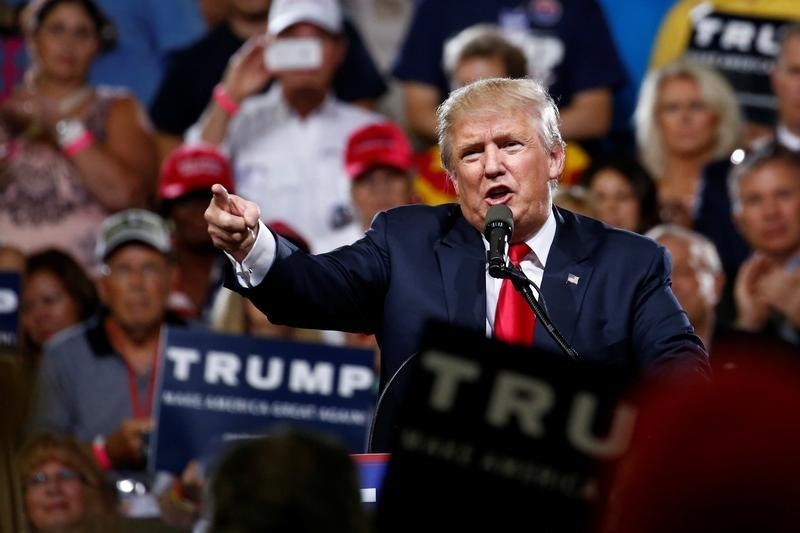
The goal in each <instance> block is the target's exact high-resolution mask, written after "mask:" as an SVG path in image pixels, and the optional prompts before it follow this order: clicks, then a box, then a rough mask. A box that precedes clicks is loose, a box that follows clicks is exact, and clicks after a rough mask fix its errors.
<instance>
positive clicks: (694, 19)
mask: <svg viewBox="0 0 800 533" xmlns="http://www.w3.org/2000/svg"><path fill="white" fill-rule="evenodd" d="M798 19H800V2H795V1H794V0H748V1H746V2H742V1H740V0H713V1H712V2H709V1H708V0H678V1H676V2H675V4H674V6H673V7H672V9H671V10H670V11H669V13H668V14H667V16H666V17H665V18H664V21H663V22H662V24H661V28H660V29H659V32H658V37H657V39H656V42H655V45H654V47H653V52H652V63H651V67H652V68H661V67H663V66H665V65H667V64H669V63H672V62H673V61H675V60H677V59H679V58H681V57H688V58H692V59H693V60H695V61H698V62H700V63H703V64H704V65H707V66H708V67H710V68H715V69H719V71H720V73H721V74H722V75H723V76H724V77H725V78H726V79H727V80H728V82H729V83H730V84H731V85H732V86H733V88H734V90H735V92H736V100H737V105H738V107H739V108H740V109H741V110H742V111H743V115H744V116H745V119H746V121H747V125H746V127H745V128H744V139H745V140H746V141H747V142H749V141H751V140H753V139H755V138H758V137H760V136H762V135H765V134H767V135H769V134H771V132H772V131H773V130H774V127H775V122H776V112H777V105H776V101H775V95H774V94H773V93H772V90H771V89H770V83H769V82H770V80H769V75H770V65H771V64H772V63H773V61H774V60H775V56H776V55H777V53H778V49H779V46H778V42H777V41H778V38H779V36H780V33H781V31H782V28H783V27H784V26H786V25H787V24H791V23H792V22H796V21H797V20H798Z"/></svg>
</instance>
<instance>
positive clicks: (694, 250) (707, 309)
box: [646, 224, 725, 349]
mask: <svg viewBox="0 0 800 533" xmlns="http://www.w3.org/2000/svg"><path fill="white" fill-rule="evenodd" d="M646 236H647V237H650V238H651V239H653V240H655V241H656V242H659V243H661V244H662V245H663V246H665V247H666V248H667V250H669V253H670V255H671V256H672V291H673V292H674V293H675V297H676V298H678V302H679V303H680V304H681V307H683V309H684V310H685V311H686V315H687V316H688V317H689V322H691V324H692V326H694V330H695V332H696V333H697V336H698V337H700V340H702V341H703V344H704V345H705V346H706V349H709V348H710V346H711V340H712V337H713V334H714V322H715V312H714V308H715V307H716V305H717V303H718V302H719V299H720V297H721V295H722V286H723V285H724V283H725V274H723V272H722V263H721V262H720V259H719V254H717V249H716V248H715V247H714V245H713V244H712V243H711V241H709V240H708V239H706V238H705V237H703V236H702V235H700V234H699V233H695V232H694V231H691V230H688V229H686V228H683V227H680V226H676V225H672V224H663V225H660V226H656V227H655V228H653V229H651V230H650V231H649V232H647V234H646Z"/></svg>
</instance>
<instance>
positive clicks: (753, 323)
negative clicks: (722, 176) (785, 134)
mask: <svg viewBox="0 0 800 533" xmlns="http://www.w3.org/2000/svg"><path fill="white" fill-rule="evenodd" d="M730 186H731V197H732V199H733V202H734V204H733V212H734V217H735V220H736V224H737V226H738V227H739V229H740V230H741V232H742V235H744V238H745V240H746V241H747V243H748V244H749V245H750V246H751V247H752V248H753V254H752V255H751V256H750V257H749V258H748V259H747V260H746V261H745V262H744V263H743V264H742V268H741V269H740V270H739V274H738V277H737V278H736V284H735V287H734V296H735V300H736V313H737V314H736V326H737V327H739V328H741V329H744V330H746V331H764V330H768V331H771V332H772V333H773V334H776V335H778V336H780V337H781V338H783V339H784V340H786V341H788V342H791V343H793V344H795V345H797V344H800V154H797V153H795V152H791V151H788V150H786V149H785V148H782V147H781V146H780V145H769V146H766V147H764V148H762V149H761V150H760V151H756V152H754V153H752V154H751V155H750V156H748V157H747V158H746V159H745V160H744V161H743V162H742V163H741V164H739V165H738V166H736V167H735V168H734V170H733V172H732V173H731V176H730Z"/></svg>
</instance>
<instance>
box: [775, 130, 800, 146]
mask: <svg viewBox="0 0 800 533" xmlns="http://www.w3.org/2000/svg"><path fill="white" fill-rule="evenodd" d="M776 135H777V137H778V142H779V143H780V144H782V145H783V146H785V147H786V148H788V149H789V150H792V151H793V152H797V151H800V137H798V136H797V135H795V134H794V133H792V132H791V131H789V128H787V127H786V126H785V125H783V124H780V125H778V131H777V134H776Z"/></svg>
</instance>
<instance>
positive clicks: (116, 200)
mask: <svg viewBox="0 0 800 533" xmlns="http://www.w3.org/2000/svg"><path fill="white" fill-rule="evenodd" d="M23 21H24V22H23V23H24V27H25V34H26V39H27V42H28V47H29V50H30V54H31V66H30V68H29V69H28V70H27V71H26V73H25V77H24V83H23V84H21V85H20V86H19V87H17V88H16V89H15V90H14V92H13V93H12V95H11V97H10V98H9V99H8V100H7V101H6V103H5V104H4V106H3V107H2V109H0V235H2V236H3V240H4V241H5V242H6V243H7V244H9V245H14V246H18V247H19V248H21V249H22V250H23V251H25V252H26V253H29V252H32V251H36V250H39V249H41V248H45V247H49V246H57V247H60V248H63V249H66V250H68V251H69V252H71V253H72V254H73V255H74V256H75V257H76V258H78V259H79V260H80V261H81V262H82V263H83V265H84V266H86V267H90V266H92V253H93V248H94V243H95V239H96V235H97V231H98V228H99V226H100V222H101V221H102V220H103V219H104V218H105V217H106V216H108V214H109V213H111V212H114V211H118V210H121V209H125V208H129V207H135V206H136V207H139V206H144V205H145V202H146V201H147V199H148V197H149V196H151V195H152V192H153V191H154V188H155V171H156V155H155V146H154V142H153V137H152V133H151V131H150V127H149V124H148V121H147V118H146V115H145V113H144V110H143V109H142V106H141V105H140V104H139V103H138V102H137V101H136V100H135V99H134V98H132V97H131V96H130V95H128V94H127V93H126V92H125V91H124V90H121V89H112V88H108V87H92V86H91V85H89V82H88V73H89V69H90V67H91V65H92V62H93V60H94V59H95V57H97V55H98V54H100V53H102V52H103V51H104V50H107V49H109V48H110V47H112V46H113V44H114V30H113V27H112V26H111V24H110V23H109V21H108V20H107V19H106V18H105V16H104V15H103V13H102V12H101V11H100V9H99V8H98V7H97V5H96V4H95V2H94V1H93V0H34V1H33V2H31V4H30V5H29V6H28V7H27V8H26V11H25V12H24V14H23Z"/></svg>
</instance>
